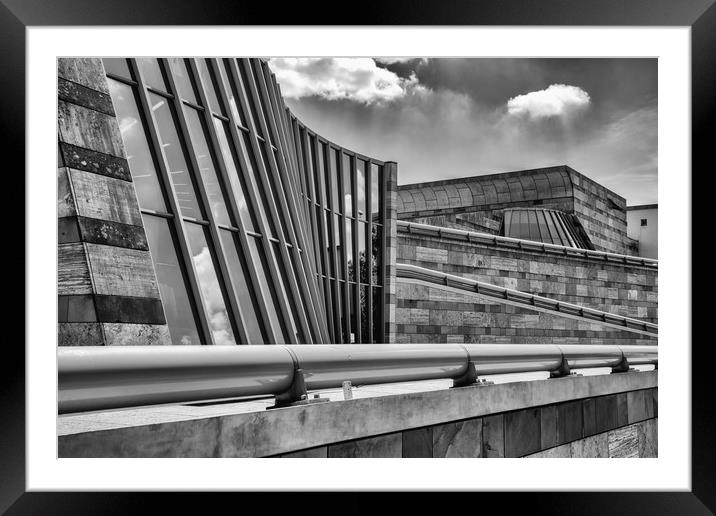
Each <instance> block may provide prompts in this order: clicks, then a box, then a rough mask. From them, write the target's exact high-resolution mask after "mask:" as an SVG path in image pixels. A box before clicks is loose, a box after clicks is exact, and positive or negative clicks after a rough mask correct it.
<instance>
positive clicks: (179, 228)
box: [128, 59, 214, 343]
mask: <svg viewBox="0 0 716 516" xmlns="http://www.w3.org/2000/svg"><path fill="white" fill-rule="evenodd" d="M128 62H129V66H130V68H131V71H132V74H133V75H134V77H135V78H136V79H137V83H138V85H137V92H138V93H139V103H140V104H141V110H142V112H143V113H144V115H145V117H146V118H147V121H148V122H149V123H148V124H147V129H148V131H149V137H150V140H151V141H150V144H151V146H152V148H153V150H154V155H155V156H156V157H157V165H158V168H159V174H160V176H161V178H162V183H164V187H165V193H168V194H169V195H167V196H166V197H167V200H168V201H169V208H170V209H171V212H172V214H173V215H174V216H173V217H172V223H173V224H174V231H175V233H176V236H177V241H178V244H179V251H180V253H179V254H180V255H181V259H182V262H183V263H184V269H185V270H186V273H187V274H186V275H187V279H188V280H189V288H190V289H191V294H192V297H193V299H192V301H193V303H192V305H194V306H193V308H194V309H195V310H196V315H197V316H198V318H199V331H200V332H201V333H202V334H203V335H202V337H203V340H204V343H213V342H214V340H213V336H212V334H211V328H210V327H209V321H208V319H207V317H206V312H205V311H204V299H203V296H202V293H201V288H200V287H199V282H198V281H197V279H196V270H195V269H194V263H193V260H192V259H191V250H190V248H189V241H188V239H187V236H186V233H185V232H184V225H183V224H182V217H181V210H180V208H179V200H178V199H177V196H176V193H175V192H174V187H173V185H172V182H171V178H170V176H169V170H168V169H167V161H166V157H165V156H164V151H163V149H162V146H161V143H160V139H159V129H158V128H157V121H156V120H155V119H154V114H153V112H152V108H151V102H150V100H149V93H148V92H147V90H146V88H145V87H144V80H143V79H142V74H141V71H140V70H139V65H138V64H137V62H136V61H135V60H134V59H128Z"/></svg>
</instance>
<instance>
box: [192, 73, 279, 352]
mask: <svg viewBox="0 0 716 516" xmlns="http://www.w3.org/2000/svg"><path fill="white" fill-rule="evenodd" d="M209 65H210V66H211V67H212V68H213V70H214V76H215V77H217V78H218V80H219V81H220V82H221V87H220V88H219V96H220V97H221V99H220V100H221V103H222V104H223V105H224V107H225V109H226V113H227V117H228V118H229V123H228V126H229V134H228V135H227V136H228V138H229V144H230V145H231V146H232V147H233V150H234V154H233V155H232V158H233V156H236V157H237V158H238V160H239V163H238V168H237V173H238V174H239V175H241V177H240V178H239V185H240V186H241V187H242V188H244V197H245V198H246V200H247V203H248V205H249V207H250V208H251V210H252V211H253V212H254V213H257V212H258V211H259V208H258V206H259V202H260V201H259V200H258V199H257V196H256V193H255V192H254V189H253V186H252V185H253V181H252V180H251V178H250V177H247V175H248V174H247V171H248V170H249V167H248V166H247V163H246V161H245V158H244V156H243V155H242V153H241V144H240V143H239V139H240V138H241V135H240V134H239V129H237V125H238V121H237V120H235V119H234V114H233V112H232V111H231V109H230V106H229V98H228V95H227V93H226V92H227V91H229V89H230V88H231V83H230V78H229V77H227V81H229V83H228V84H226V85H225V84H223V81H222V79H221V78H222V74H221V71H220V69H219V67H220V66H221V63H220V62H219V61H218V60H215V59H210V60H209ZM196 77H199V76H198V75H196ZM236 89H237V93H238V89H239V86H237V87H236ZM201 95H202V102H207V100H206V95H205V92H204V91H203V90H202V92H201ZM237 100H238V99H237ZM244 112H245V111H244ZM209 117H210V116H209ZM211 122H213V120H211ZM222 123H223V122H222ZM207 124H209V121H207ZM210 131H211V136H212V145H214V149H215V150H216V149H219V151H220V148H219V145H218V141H214V139H215V138H216V133H215V131H214V129H213V127H212V128H211V129H210ZM217 156H218V154H217ZM221 170H222V179H223V180H224V184H225V185H230V184H231V181H230V180H229V181H228V183H227V180H228V179H229V178H228V170H226V168H225V167H223V166H222V167H221ZM227 188H228V187H227ZM229 199H230V203H231V210H232V213H233V215H234V219H235V221H236V222H235V224H236V225H237V227H238V228H239V244H240V250H241V252H242V254H243V257H244V259H245V260H244V261H245V262H246V266H247V271H246V272H247V273H248V278H247V279H248V283H249V284H250V285H251V286H252V288H253V291H254V298H253V299H254V301H255V303H254V306H255V307H258V310H259V314H260V317H261V328H262V330H263V331H264V333H265V336H266V337H267V339H268V341H269V342H272V343H273V342H275V341H276V328H272V327H271V324H270V318H269V315H268V308H267V306H266V304H267V302H272V300H273V296H272V295H271V292H265V293H262V295H258V293H261V285H260V281H259V279H258V273H257V268H258V267H261V266H262V265H261V264H255V263H254V261H253V259H252V258H251V249H250V245H249V240H248V239H249V238H253V237H248V236H247V235H246V228H245V226H244V222H243V220H242V219H241V211H240V210H239V207H238V205H237V203H236V199H235V197H234V195H233V192H232V195H229ZM255 220H256V225H257V226H258V227H259V231H260V232H261V234H262V235H264V238H262V239H261V240H265V236H266V235H267V234H268V232H267V230H266V228H264V227H263V219H262V218H261V217H259V216H257V217H255ZM269 261H270V260H269V259H268V257H267V263H268V262H269ZM269 288H270V287H269Z"/></svg>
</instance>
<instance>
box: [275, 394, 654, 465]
mask: <svg viewBox="0 0 716 516" xmlns="http://www.w3.org/2000/svg"><path fill="white" fill-rule="evenodd" d="M657 405H658V403H657V389H656V388H652V389H643V390H638V391H631V392H625V393H620V394H611V395H607V396H598V397H594V398H586V399H582V400H575V401H569V402H566V403H556V404H552V405H544V406H540V407H533V408H528V409H524V410H515V411H511V412H504V413H501V414H493V415H489V416H484V417H478V418H472V419H464V420H461V421H454V422H449V423H444V424H440V425H433V426H426V427H421V428H414V429H410V430H404V431H402V432H394V433H391V434H384V435H379V436H374V437H367V438H363V439H356V440H353V441H345V442H339V443H333V444H329V445H326V446H319V447H315V448H309V449H305V450H299V451H295V452H291V453H286V454H282V455H280V457H284V458H295V457H305V458H309V457H313V458H359V457H375V458H377V457H393V458H401V457H404V458H410V457H416V458H419V457H422V458H502V457H513V458H514V457H527V458H539V457H544V458H655V457H657V456H658V417H657Z"/></svg>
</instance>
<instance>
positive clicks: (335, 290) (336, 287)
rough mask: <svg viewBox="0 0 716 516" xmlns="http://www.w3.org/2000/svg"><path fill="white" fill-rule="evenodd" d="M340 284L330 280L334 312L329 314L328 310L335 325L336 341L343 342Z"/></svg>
mask: <svg viewBox="0 0 716 516" xmlns="http://www.w3.org/2000/svg"><path fill="white" fill-rule="evenodd" d="M340 285H341V284H340V283H339V282H337V281H331V294H332V295H333V306H334V312H335V313H333V314H330V312H329V315H332V316H333V321H334V324H335V326H336V328H335V331H334V333H335V341H336V343H341V342H343V335H344V333H343V328H342V324H343V294H342V293H341V287H340Z"/></svg>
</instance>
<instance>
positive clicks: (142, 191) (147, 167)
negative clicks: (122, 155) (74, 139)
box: [107, 79, 167, 212]
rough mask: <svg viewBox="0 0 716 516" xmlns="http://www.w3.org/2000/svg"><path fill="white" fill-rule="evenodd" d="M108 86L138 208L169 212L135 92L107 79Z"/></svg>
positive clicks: (128, 87) (124, 85)
mask: <svg viewBox="0 0 716 516" xmlns="http://www.w3.org/2000/svg"><path fill="white" fill-rule="evenodd" d="M107 84H108V85H109V93H110V95H111V96H112V103H113V104H114V109H115V111H116V112H117V121H118V122H119V131H120V132H121V133H122V140H123V141H124V146H125V150H126V152H127V162H128V163H129V170H130V172H131V173H132V181H133V182H134V188H135V190H136V192H137V200H138V201H139V207H140V208H143V209H146V210H155V211H161V212H166V211H167V207H166V204H165V202H164V196H163V195H162V190H161V187H160V185H159V178H158V177H157V171H156V169H155V167H154V160H153V159H152V154H151V151H150V150H149V143H148V141H147V133H146V130H145V128H144V122H143V121H142V118H141V116H140V115H139V109H138V107H137V102H136V99H135V98H134V90H133V88H132V87H131V86H128V85H126V84H123V83H121V82H119V81H115V80H113V79H107Z"/></svg>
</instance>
